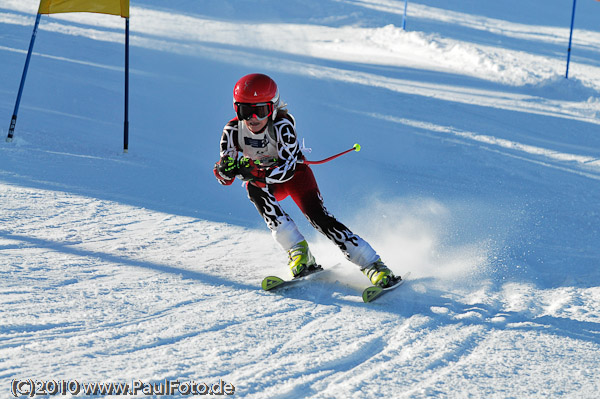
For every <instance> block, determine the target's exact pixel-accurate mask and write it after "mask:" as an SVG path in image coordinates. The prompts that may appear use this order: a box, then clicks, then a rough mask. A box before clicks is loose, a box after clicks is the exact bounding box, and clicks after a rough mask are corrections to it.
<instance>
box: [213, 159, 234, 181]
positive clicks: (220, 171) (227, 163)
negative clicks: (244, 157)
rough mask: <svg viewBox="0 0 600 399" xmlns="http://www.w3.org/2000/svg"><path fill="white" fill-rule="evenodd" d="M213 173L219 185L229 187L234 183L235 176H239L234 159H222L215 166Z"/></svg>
mask: <svg viewBox="0 0 600 399" xmlns="http://www.w3.org/2000/svg"><path fill="white" fill-rule="evenodd" d="M213 172H214V174H215V177H216V178H217V181H218V182H219V183H221V184H223V185H226V186H228V185H230V184H231V183H233V181H234V180H235V176H236V175H237V174H238V165H237V161H236V160H235V159H233V158H232V157H227V156H225V157H222V158H221V159H220V160H219V162H217V163H216V164H215V167H214V169H213Z"/></svg>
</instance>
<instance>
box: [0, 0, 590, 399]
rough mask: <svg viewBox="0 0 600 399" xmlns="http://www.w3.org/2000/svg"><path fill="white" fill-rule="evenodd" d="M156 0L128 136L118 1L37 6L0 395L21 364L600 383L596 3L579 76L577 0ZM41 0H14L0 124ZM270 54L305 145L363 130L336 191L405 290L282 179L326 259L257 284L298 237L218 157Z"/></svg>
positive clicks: (1, 246) (411, 391)
mask: <svg viewBox="0 0 600 399" xmlns="http://www.w3.org/2000/svg"><path fill="white" fill-rule="evenodd" d="M165 3H166V2H163V1H158V0H148V1H144V2H136V1H132V3H131V33H132V38H131V45H132V48H131V68H132V70H131V100H130V104H131V110H130V112H131V114H130V129H131V137H130V151H129V153H127V154H123V153H122V151H121V143H122V137H121V134H122V123H123V120H122V115H123V114H122V94H123V76H122V72H123V70H122V68H123V67H122V65H123V46H122V40H123V21H122V20H121V19H120V18H117V17H110V16H101V15H92V14H72V15H56V16H52V17H48V16H43V17H42V23H41V25H40V31H39V33H38V37H37V39H36V45H35V49H34V51H35V53H34V56H33V57H32V60H31V66H30V70H29V75H28V79H27V83H26V86H25V92H24V95H23V102H22V104H21V109H20V112H19V120H18V123H17V130H16V132H15V140H14V141H13V142H12V143H4V142H2V143H1V144H0V203H1V204H2V206H0V222H1V224H0V337H1V340H0V359H1V360H0V397H10V396H11V392H10V391H11V386H12V381H14V380H25V379H33V380H56V381H61V380H69V381H71V380H77V381H79V382H84V383H90V382H122V383H132V381H142V382H145V383H160V382H161V381H165V379H167V380H179V381H181V382H187V381H195V382H197V383H201V382H203V383H207V384H212V383H215V382H218V381H219V380H223V381H226V382H228V383H230V384H233V386H235V394H234V397H244V398H342V397H343V398H371V397H373V398H374V397H391V398H457V397H460V398H463V397H486V398H508V397H516V398H525V397H527V398H550V397H551V398H557V397H564V398H595V397H596V396H597V392H598V390H599V389H600V377H599V376H598V373H597V370H598V369H599V368H600V364H599V363H600V361H599V360H598V352H599V350H600V288H599V283H600V271H599V270H600V269H599V268H598V266H599V260H600V249H599V246H598V242H600V240H599V234H598V226H599V225H600V208H599V205H598V204H599V203H600V190H599V189H600V134H599V133H598V132H599V126H598V125H599V118H598V117H599V115H600V61H598V60H599V59H600V58H599V55H600V47H599V46H598V42H599V39H600V32H599V31H598V29H597V23H596V21H597V18H598V16H599V15H600V3H598V4H597V3H595V2H592V1H587V2H580V3H581V4H578V9H577V19H576V27H577V29H576V30H575V34H574V47H573V53H572V62H571V69H570V79H569V80H566V79H564V72H565V61H566V47H567V40H568V33H569V32H568V26H569V22H570V16H571V15H570V13H571V6H572V4H566V3H568V2H564V3H565V4H552V5H548V4H546V3H547V2H543V1H541V0H534V1H530V2H528V4H527V5H523V4H521V2H520V1H517V0H508V1H504V2H501V3H497V2H495V3H493V4H488V3H490V2H480V1H476V0H465V1H461V2H460V4H458V5H454V4H448V2H445V1H437V0H418V1H411V2H409V6H408V20H407V30H406V31H403V30H402V29H401V25H402V12H403V8H404V1H392V0H385V1H370V0H362V1H361V0H355V1H351V0H337V1H335V0H328V1H318V2H317V1H313V0H292V1H286V2H279V3H273V2H269V1H266V0H265V1H253V2H245V1H244V2H241V1H223V0H219V1H217V0H215V1H205V2H196V1H191V0H178V1H172V2H168V4H165ZM37 4H38V2H37V0H4V1H3V2H2V4H1V5H0V39H1V40H0V54H1V55H2V63H0V110H1V111H2V112H0V115H4V116H5V119H6V120H5V122H6V127H8V123H9V121H10V116H11V114H12V108H13V106H14V100H15V98H16V92H17V89H18V82H19V79H20V76H21V72H22V68H23V63H24V60H25V52H26V49H27V46H28V44H29V38H30V35H31V29H32V26H33V20H34V16H35V12H36V9H37ZM517 9H519V10H522V12H519V13H516V12H515V10H517ZM255 71H261V72H265V73H268V74H270V75H271V76H273V77H274V78H275V79H276V80H277V81H278V83H279V86H280V90H281V94H282V96H283V98H284V100H285V101H287V102H288V103H289V108H290V110H291V111H292V112H293V114H294V115H295V117H296V118H297V121H298V131H299V134H300V137H301V139H304V141H305V144H306V147H310V148H312V152H310V153H309V152H307V157H308V158H309V159H321V158H324V157H326V156H328V155H330V154H332V153H335V152H338V151H341V150H344V149H346V148H349V147H351V146H352V144H353V143H355V142H359V143H360V144H361V145H362V147H363V150H362V151H361V152H359V153H352V154H349V155H346V156H344V157H342V158H339V159H337V160H335V161H333V162H331V163H328V164H325V165H320V166H315V167H314V168H313V170H314V171H315V174H316V176H317V179H318V181H319V185H320V188H321V191H322V193H323V196H324V198H325V203H326V205H327V207H328V209H329V210H330V211H331V212H332V213H333V214H335V215H336V216H337V217H338V218H339V219H340V220H342V221H343V222H344V223H346V224H347V225H348V226H349V227H351V228H352V229H353V230H354V231H355V232H357V233H358V234H360V235H361V236H363V237H364V238H365V239H367V240H368V241H369V242H370V243H371V244H372V245H373V246H374V247H375V248H376V249H377V250H378V252H379V253H380V254H381V256H382V257H383V259H384V260H385V261H386V263H388V264H389V265H390V266H391V267H392V269H393V270H394V271H395V272H396V273H398V274H401V275H403V274H405V273H407V272H409V271H410V272H411V276H410V279H409V280H407V282H406V284H405V285H404V286H403V287H401V288H400V289H398V290H397V291H395V292H393V293H391V294H389V295H387V296H384V297H382V298H381V300H379V301H377V302H375V303H372V304H363V303H362V301H361V299H360V296H359V295H360V291H361V289H362V288H364V287H365V284H366V282H367V280H366V278H365V277H364V276H362V274H361V273H360V271H359V270H358V269H357V268H356V267H355V266H353V265H352V264H349V263H348V262H347V261H345V260H344V259H343V257H342V255H341V254H340V253H339V251H338V250H337V249H336V248H335V247H334V246H333V245H332V244H331V243H329V242H327V241H326V240H325V239H324V238H323V237H320V236H318V235H317V233H316V232H314V230H313V229H312V228H311V227H310V225H309V224H308V223H307V222H306V221H305V220H303V216H302V215H301V214H299V213H298V211H297V210H295V208H294V204H293V203H292V202H291V201H289V200H286V201H284V206H285V207H286V209H287V210H288V211H289V213H290V215H291V216H292V217H293V218H294V219H295V220H296V221H297V222H298V225H299V226H300V228H301V230H302V231H303V232H305V233H306V235H307V237H308V238H309V241H310V243H311V248H312V249H313V252H314V253H315V255H316V257H317V259H318V260H319V261H320V262H321V263H322V264H323V265H324V267H325V268H326V269H327V272H325V273H324V274H323V275H321V276H320V277H319V278H318V279H315V280H314V281H313V282H310V283H308V282H307V283H302V284H301V285H300V286H298V287H295V288H292V289H289V290H287V291H285V292H283V293H281V294H272V293H265V292H262V291H260V289H259V287H260V281H261V279H262V278H263V277H264V276H266V275H268V274H279V275H284V276H285V273H286V267H285V262H286V257H285V254H284V253H282V252H281V250H280V249H279V248H278V247H277V246H276V244H275V243H274V242H273V240H272V238H271V237H270V234H269V232H268V230H267V229H266V227H265V226H264V225H263V222H262V220H260V217H259V216H258V215H257V213H256V211H255V210H254V208H253V206H252V205H251V204H250V202H249V201H248V200H247V198H246V194H245V189H244V188H243V187H241V186H240V184H238V183H236V184H234V185H233V186H231V187H221V186H219V185H218V184H217V183H216V182H215V181H214V178H213V176H212V164H213V163H214V162H215V161H216V159H217V158H218V141H219V136H220V131H221V129H222V126H223V125H224V123H225V122H226V121H227V120H228V119H229V118H230V117H231V116H232V109H231V89H232V87H233V84H234V83H235V81H236V80H237V79H238V78H239V77H240V76H242V75H244V74H246V73H250V72H255ZM0 130H1V129H0ZM2 132H3V133H4V135H5V134H6V130H3V131H2ZM79 396H82V395H79ZM140 396H142V395H141V393H140ZM109 397H110V395H109ZM115 397H117V396H115ZM157 397H158V396H157Z"/></svg>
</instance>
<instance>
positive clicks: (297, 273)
mask: <svg viewBox="0 0 600 399" xmlns="http://www.w3.org/2000/svg"><path fill="white" fill-rule="evenodd" d="M288 255H289V257H290V261H289V263H288V266H289V267H290V271H291V272H292V275H293V276H294V278H298V277H303V276H306V275H308V274H311V273H313V272H314V271H315V270H318V269H321V266H319V265H317V262H316V261H315V257H314V256H312V254H311V253H310V249H308V243H307V242H306V240H304V241H300V242H299V243H298V244H296V245H294V246H293V247H292V249H290V250H289V251H288Z"/></svg>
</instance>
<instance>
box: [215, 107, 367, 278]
mask: <svg viewBox="0 0 600 399" xmlns="http://www.w3.org/2000/svg"><path fill="white" fill-rule="evenodd" d="M238 152H241V153H243V155H244V156H245V157H247V158H250V159H253V160H258V161H261V164H264V165H266V166H268V167H269V168H268V172H267V175H266V179H265V181H266V184H262V185H260V186H259V185H256V184H254V183H252V182H251V183H249V184H247V190H248V197H249V198H250V200H251V201H252V202H253V203H254V205H255V206H256V209H257V210H258V212H259V213H260V215H261V216H262V217H263V218H264V220H265V222H266V224H267V226H268V227H269V229H270V230H271V232H272V235H273V238H274V239H275V241H277V242H278V243H279V244H280V245H281V247H282V248H283V249H284V250H286V251H289V250H290V249H291V248H292V247H293V246H294V245H296V244H297V243H299V242H301V241H303V240H304V237H303V235H302V234H301V233H300V231H299V230H298V228H297V226H296V224H295V223H294V221H293V220H292V219H291V218H290V216H289V215H288V214H287V213H286V212H285V211H284V210H283V209H282V207H281V205H280V203H279V201H281V200H283V199H284V198H287V197H288V196H290V197H292V199H293V200H294V202H295V203H296V205H298V208H300V210H301V211H302V213H303V214H304V215H305V216H306V218H307V219H308V220H309V222H310V223H311V224H312V226H314V227H315V228H316V229H317V230H318V231H320V232H321V233H323V234H324V235H325V236H326V237H327V238H329V239H330V240H331V241H332V242H334V243H335V244H336V245H337V246H338V247H339V248H340V249H341V250H342V252H343V253H344V255H345V256H346V258H347V259H348V260H350V261H351V262H353V263H355V264H357V265H358V266H359V267H361V268H364V267H367V266H369V265H370V264H372V263H373V262H375V261H376V260H377V259H379V256H378V255H377V253H376V252H375V250H374V249H373V248H372V247H371V246H370V245H369V244H368V243H367V242H366V241H364V240H363V239H362V238H360V237H359V236H357V235H356V234H354V233H353V232H351V231H350V230H349V229H348V228H347V227H346V226H344V225H343V224H342V223H340V222H339V221H338V220H337V219H336V218H335V217H334V216H333V215H331V214H330V213H329V212H328V211H327V209H326V208H325V206H324V205H323V198H322V197H321V193H320V192H319V188H318V186H317V182H316V180H315V178H314V175H313V173H312V170H311V169H310V167H309V166H308V165H305V164H303V163H301V162H298V161H299V160H302V159H303V155H302V152H301V151H300V148H299V145H298V140H297V136H296V129H295V120H294V118H293V116H292V115H291V114H289V113H284V114H283V115H278V116H277V118H276V119H275V121H270V122H269V123H268V125H267V127H266V128H265V129H264V131H262V132H260V133H252V132H251V131H250V130H249V129H248V128H247V127H246V124H245V123H244V122H240V121H238V120H237V119H233V120H231V121H230V122H229V123H227V125H225V127H224V129H223V135H222V137H221V157H224V156H230V157H232V158H234V159H236V158H237V156H238ZM261 186H262V187H261Z"/></svg>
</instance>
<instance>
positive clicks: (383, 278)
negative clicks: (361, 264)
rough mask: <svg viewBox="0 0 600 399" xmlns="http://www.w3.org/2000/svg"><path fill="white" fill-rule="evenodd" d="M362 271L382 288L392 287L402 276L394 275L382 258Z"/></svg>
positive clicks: (374, 283)
mask: <svg viewBox="0 0 600 399" xmlns="http://www.w3.org/2000/svg"><path fill="white" fill-rule="evenodd" d="M361 271H362V272H363V274H364V275H365V276H367V277H368V278H369V280H371V283H372V284H373V285H377V286H379V287H381V288H387V287H390V286H392V285H394V284H396V282H397V281H398V280H400V277H396V276H394V273H392V271H391V270H390V269H388V267H387V266H386V265H385V264H384V263H383V262H382V261H381V258H379V259H377V260H376V261H375V262H374V263H372V264H371V265H369V266H367V267H365V268H363V269H361Z"/></svg>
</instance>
